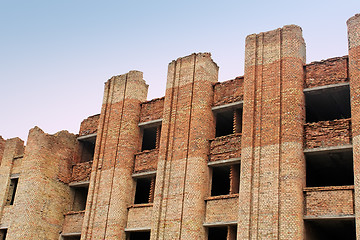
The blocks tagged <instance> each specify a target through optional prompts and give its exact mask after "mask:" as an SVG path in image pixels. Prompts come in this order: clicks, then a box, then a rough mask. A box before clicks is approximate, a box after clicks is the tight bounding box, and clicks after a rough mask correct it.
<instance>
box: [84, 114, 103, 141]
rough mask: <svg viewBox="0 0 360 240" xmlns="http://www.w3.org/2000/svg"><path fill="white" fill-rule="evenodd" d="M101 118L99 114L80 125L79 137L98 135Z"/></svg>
mask: <svg viewBox="0 0 360 240" xmlns="http://www.w3.org/2000/svg"><path fill="white" fill-rule="evenodd" d="M99 118H100V114H97V115H94V116H90V117H88V118H87V119H84V120H83V121H82V122H81V125H80V131H79V135H80V136H84V135H88V134H92V133H96V132H97V128H98V124H99Z"/></svg>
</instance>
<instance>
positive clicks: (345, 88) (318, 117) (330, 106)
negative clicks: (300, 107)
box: [304, 85, 351, 123]
mask: <svg viewBox="0 0 360 240" xmlns="http://www.w3.org/2000/svg"><path fill="white" fill-rule="evenodd" d="M304 93H305V102H306V104H305V106H306V122H307V123H311V122H319V121H330V120H335V119H346V118H350V117H351V108H350V89H349V85H341V86H338V87H324V88H321V89H314V90H311V89H308V90H304Z"/></svg>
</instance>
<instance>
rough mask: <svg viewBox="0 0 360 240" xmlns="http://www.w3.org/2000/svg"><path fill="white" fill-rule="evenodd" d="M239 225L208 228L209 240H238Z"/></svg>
mask: <svg viewBox="0 0 360 240" xmlns="http://www.w3.org/2000/svg"><path fill="white" fill-rule="evenodd" d="M236 234H237V225H229V226H220V227H210V228H208V240H236Z"/></svg>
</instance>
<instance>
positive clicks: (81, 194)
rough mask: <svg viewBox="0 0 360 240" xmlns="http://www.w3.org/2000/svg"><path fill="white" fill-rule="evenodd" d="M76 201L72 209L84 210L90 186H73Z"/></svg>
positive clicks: (76, 210)
mask: <svg viewBox="0 0 360 240" xmlns="http://www.w3.org/2000/svg"><path fill="white" fill-rule="evenodd" d="M72 189H73V191H74V202H73V207H72V211H75V212H78V211H84V210H85V208H86V200H87V195H88V190H89V189H88V187H73V188H72Z"/></svg>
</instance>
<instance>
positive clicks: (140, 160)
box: [134, 149, 159, 173]
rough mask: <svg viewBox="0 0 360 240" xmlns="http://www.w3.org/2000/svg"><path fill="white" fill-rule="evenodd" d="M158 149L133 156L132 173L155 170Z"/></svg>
mask: <svg viewBox="0 0 360 240" xmlns="http://www.w3.org/2000/svg"><path fill="white" fill-rule="evenodd" d="M158 158H159V149H153V150H146V151H143V152H140V153H137V154H136V155H135V166H134V173H139V172H146V171H154V170H156V168H157V163H158Z"/></svg>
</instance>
